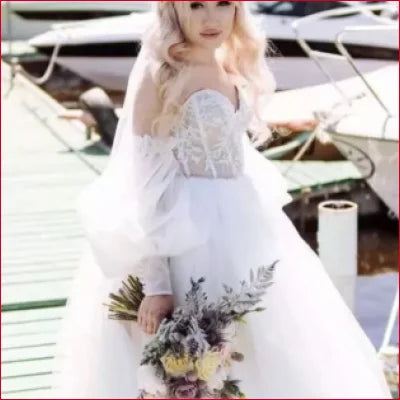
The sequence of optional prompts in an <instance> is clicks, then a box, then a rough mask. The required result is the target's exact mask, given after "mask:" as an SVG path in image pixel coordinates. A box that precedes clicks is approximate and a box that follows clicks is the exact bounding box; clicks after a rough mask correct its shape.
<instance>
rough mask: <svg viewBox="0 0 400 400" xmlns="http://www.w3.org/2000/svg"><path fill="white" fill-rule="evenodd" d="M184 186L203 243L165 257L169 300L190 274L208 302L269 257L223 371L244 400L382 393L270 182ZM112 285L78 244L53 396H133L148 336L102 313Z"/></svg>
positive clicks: (369, 357) (374, 369)
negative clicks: (256, 300) (240, 356)
mask: <svg viewBox="0 0 400 400" xmlns="http://www.w3.org/2000/svg"><path fill="white" fill-rule="evenodd" d="M184 190H186V191H187V193H188V194H189V197H190V199H191V212H192V216H193V221H197V222H198V223H199V224H203V225H202V226H203V227H202V229H203V230H206V231H207V240H206V241H204V243H202V244H201V245H199V246H197V247H195V248H193V249H191V250H188V251H186V252H185V253H183V254H179V255H176V256H173V257H171V258H170V270H171V280H172V287H173V290H174V295H175V296H176V303H177V304H182V303H183V301H184V294H185V292H186V291H187V290H188V289H189V286H190V282H189V280H190V278H191V277H193V278H199V277H201V276H204V277H205V278H206V282H205V285H204V288H205V289H206V291H207V293H208V296H209V299H210V300H213V299H215V298H216V297H217V296H219V295H220V294H221V293H222V284H223V283H225V284H228V285H230V286H232V287H234V288H235V287H238V284H239V281H240V280H243V279H248V277H249V270H250V269H255V268H257V267H258V266H260V265H269V264H271V263H272V262H274V261H275V260H279V262H278V263H277V265H276V270H275V277H274V284H273V285H272V286H271V287H270V288H269V291H268V294H267V295H266V296H265V299H264V304H262V306H265V307H266V310H265V311H263V312H261V313H254V314H250V315H248V316H247V324H244V325H242V324H240V326H239V328H238V329H239V330H238V337H237V344H238V346H239V348H240V351H241V352H242V353H244V356H245V359H244V361H242V362H240V363H235V364H234V366H233V371H232V377H234V378H235V379H239V380H241V387H242V389H243V391H244V393H245V394H246V397H248V398H303V399H311V398H330V399H338V398H348V399H350V398H358V399H361V398H362V399H377V398H379V399H388V398H391V395H390V391H389V389H388V387H387V385H386V382H385V378H384V375H383V373H382V372H381V369H380V364H379V362H378V360H377V356H376V352H375V349H374V347H373V345H372V344H371V342H370V341H369V339H368V338H367V336H366V335H365V333H364V332H363V330H362V328H361V327H360V325H359V323H358V322H357V320H356V319H355V318H354V316H353V314H352V312H351V311H350V309H349V308H348V307H347V306H346V304H345V302H344V301H343V300H342V298H341V296H340V294H339V292H338V291H337V290H336V288H335V287H334V285H333V284H332V283H331V281H330V279H329V277H328V275H327V273H326V272H325V270H324V267H323V265H322V264H321V262H320V260H319V258H318V256H317V255H316V254H315V253H314V252H313V250H312V249H311V248H310V247H309V246H308V245H307V244H306V243H305V242H304V240H303V239H302V238H301V237H300V236H299V234H298V232H297V231H296V229H295V228H294V226H293V224H292V223H291V221H290V220H289V219H288V217H287V216H286V214H285V213H284V212H283V211H282V209H281V207H280V206H279V204H278V202H277V201H276V200H277V199H276V197H274V196H272V195H271V190H273V188H271V187H268V185H267V184H265V185H264V186H261V185H258V186H257V189H256V187H255V186H254V182H252V181H251V180H250V179H248V178H247V177H246V176H240V177H239V178H237V179H207V178H195V177H193V178H189V179H187V178H185V182H184ZM273 199H275V200H273ZM280 200H281V202H284V200H283V199H280ZM166 233H167V232H166ZM120 283H121V281H120V279H115V280H110V279H106V278H105V277H104V276H103V274H102V272H101V270H100V268H99V267H98V266H97V265H96V262H95V261H94V257H93V256H92V254H91V250H90V248H89V246H88V247H87V248H86V250H85V252H84V255H83V258H82V265H81V268H80V269H79V271H78V273H77V276H76V279H75V282H74V286H73V291H72V293H71V297H70V299H69V302H68V307H67V316H66V318H65V320H64V323H63V328H62V330H61V334H60V338H59V342H58V347H57V364H56V370H57V372H56V373H55V381H54V384H55V388H54V394H53V396H54V397H53V398H135V397H136V396H137V394H138V388H137V380H136V371H137V368H138V366H139V362H140V359H141V352H142V349H143V345H144V344H145V343H146V342H147V341H148V340H150V339H151V336H148V335H146V334H144V333H142V332H140V331H139V329H138V328H137V326H136V325H135V324H134V323H129V322H120V321H114V320H110V319H108V317H107V308H106V307H105V306H104V305H103V303H105V302H106V301H107V299H108V293H109V292H110V291H114V290H116V289H117V288H118V287H119V286H120Z"/></svg>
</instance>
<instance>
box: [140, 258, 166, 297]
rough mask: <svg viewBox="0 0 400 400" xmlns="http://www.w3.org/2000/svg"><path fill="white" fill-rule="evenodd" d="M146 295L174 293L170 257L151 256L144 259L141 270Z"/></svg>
mask: <svg viewBox="0 0 400 400" xmlns="http://www.w3.org/2000/svg"><path fill="white" fill-rule="evenodd" d="M139 279H140V280H141V282H142V284H143V292H144V294H145V295H146V296H156V295H172V294H173V293H172V287H171V280H170V271H169V265H168V258H165V257H164V258H159V257H151V258H148V259H146V260H144V261H143V268H141V269H140V271H139Z"/></svg>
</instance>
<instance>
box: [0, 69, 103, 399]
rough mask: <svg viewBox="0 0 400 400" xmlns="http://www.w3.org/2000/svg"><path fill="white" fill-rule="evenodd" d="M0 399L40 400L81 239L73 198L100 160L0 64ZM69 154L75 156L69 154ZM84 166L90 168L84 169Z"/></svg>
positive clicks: (39, 95)
mask: <svg viewBox="0 0 400 400" xmlns="http://www.w3.org/2000/svg"><path fill="white" fill-rule="evenodd" d="M1 72H2V81H1V83H2V120H1V122H2V181H1V184H2V194H3V196H2V210H1V211H2V220H1V221H2V296H1V299H2V396H1V397H2V398H43V397H45V396H46V393H47V391H48V389H49V382H50V379H49V378H50V374H51V372H52V362H53V351H54V346H55V342H56V334H57V332H58V328H59V324H60V322H61V318H62V316H63V312H64V307H63V305H64V304H65V301H66V298H67V296H68V293H69V288H70V286H71V283H72V279H73V276H74V272H75V270H76V268H77V266H78V260H79V258H80V255H81V249H82V245H83V243H84V236H83V232H82V228H81V226H80V225H79V221H78V219H77V216H76V213H75V199H76V196H77V194H78V193H79V191H80V190H81V189H82V188H83V187H84V186H85V185H86V184H88V183H89V182H90V181H91V180H93V178H94V176H95V175H96V173H97V172H96V170H101V168H102V166H103V165H104V163H105V161H106V158H107V157H106V154H105V153H104V151H102V150H101V149H100V148H97V147H90V146H89V147H86V148H85V142H84V140H85V139H84V136H82V131H81V130H80V129H79V127H77V126H76V125H74V124H71V123H69V122H65V121H61V120H59V119H58V118H57V114H58V112H59V110H60V106H59V105H58V104H57V103H56V102H55V101H53V100H52V99H50V98H49V97H48V96H47V95H46V94H44V93H43V92H41V91H40V90H39V89H37V88H36V87H35V86H34V85H32V84H30V83H29V82H28V81H27V80H26V79H24V78H22V77H20V76H18V77H17V79H16V80H15V82H14V87H13V89H12V90H11V91H10V92H9V93H7V91H8V89H9V85H10V81H9V78H10V69H9V67H8V66H7V65H6V64H4V63H2V65H1ZM72 147H73V148H76V149H78V150H82V151H81V152H79V153H75V152H74V151H73V149H72ZM89 163H90V164H89Z"/></svg>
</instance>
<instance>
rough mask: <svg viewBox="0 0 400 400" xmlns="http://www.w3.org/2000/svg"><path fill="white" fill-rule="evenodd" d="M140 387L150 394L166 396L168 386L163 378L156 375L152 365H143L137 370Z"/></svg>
mask: <svg viewBox="0 0 400 400" xmlns="http://www.w3.org/2000/svg"><path fill="white" fill-rule="evenodd" d="M136 376H137V381H138V389H139V390H144V391H145V392H147V393H149V394H154V395H159V396H161V397H162V396H166V395H167V386H166V385H165V383H164V382H163V380H162V379H161V378H160V377H158V376H157V375H156V371H155V369H154V367H153V366H151V365H141V366H140V367H139V368H138V371H137V375H136Z"/></svg>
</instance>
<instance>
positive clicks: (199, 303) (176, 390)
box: [108, 262, 276, 398]
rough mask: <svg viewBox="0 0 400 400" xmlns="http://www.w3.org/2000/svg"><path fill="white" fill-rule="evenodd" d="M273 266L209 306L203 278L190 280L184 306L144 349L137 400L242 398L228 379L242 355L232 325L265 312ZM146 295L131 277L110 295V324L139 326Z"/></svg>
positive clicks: (227, 290) (227, 289)
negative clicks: (261, 304) (122, 322)
mask: <svg viewBox="0 0 400 400" xmlns="http://www.w3.org/2000/svg"><path fill="white" fill-rule="evenodd" d="M275 264H276V262H274V263H273V264H272V265H271V266H269V267H265V266H261V267H260V268H258V270H257V271H256V273H255V274H254V272H253V271H250V281H249V282H246V281H242V282H240V289H239V290H238V291H237V292H234V291H233V289H232V288H231V287H229V286H227V285H223V288H224V294H223V295H222V296H221V298H220V299H218V300H217V301H216V302H213V303H209V302H207V295H206V293H205V292H204V291H203V290H202V284H203V282H204V281H205V279H204V278H200V279H199V280H198V281H194V280H191V289H190V290H189V291H188V292H187V293H186V297H185V304H184V305H183V306H181V307H176V308H175V309H174V311H173V313H172V315H171V316H170V317H167V318H164V320H163V321H162V322H161V324H160V327H159V329H158V331H157V333H156V335H155V337H154V339H152V340H151V341H150V342H149V343H148V344H147V345H146V346H145V348H144V352H143V358H142V361H141V366H140V368H139V371H138V382H139V389H140V394H139V398H242V397H245V396H244V394H243V393H242V391H241V390H240V387H239V381H238V380H234V379H230V377H229V373H230V369H231V365H232V363H233V362H240V361H242V360H243V358H244V355H243V354H242V353H240V352H239V351H237V349H235V348H234V339H235V334H236V323H238V322H245V321H244V319H243V317H244V316H245V315H246V314H248V313H250V312H260V311H263V310H264V308H261V307H258V308H254V306H255V305H256V304H257V303H259V302H260V301H261V298H262V296H263V295H264V294H265V293H266V291H267V288H268V287H269V286H270V285H271V284H272V283H273V282H272V281H271V279H272V275H273V271H274V267H275ZM143 297H144V295H143V292H142V285H141V283H140V281H139V280H138V279H137V278H133V277H132V276H130V277H129V278H128V280H127V283H125V282H123V287H122V288H121V289H120V290H119V293H118V294H113V293H111V294H110V298H111V300H112V302H111V304H109V305H108V307H109V312H110V318H112V319H122V320H133V321H135V320H137V313H138V310H139V306H140V302H141V300H142V299H143Z"/></svg>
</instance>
